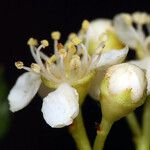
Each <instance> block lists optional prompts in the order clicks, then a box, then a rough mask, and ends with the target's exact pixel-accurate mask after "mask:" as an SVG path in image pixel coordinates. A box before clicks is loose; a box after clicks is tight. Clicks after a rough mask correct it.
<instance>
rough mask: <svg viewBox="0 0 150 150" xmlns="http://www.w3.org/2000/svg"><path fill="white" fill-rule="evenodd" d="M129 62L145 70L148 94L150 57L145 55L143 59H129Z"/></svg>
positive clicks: (149, 87)
mask: <svg viewBox="0 0 150 150" xmlns="http://www.w3.org/2000/svg"><path fill="white" fill-rule="evenodd" d="M130 63H131V64H134V65H137V66H138V67H140V68H142V69H144V70H146V78H147V82H148V85H147V94H148V95H150V57H147V58H145V59H143V60H136V61H130Z"/></svg>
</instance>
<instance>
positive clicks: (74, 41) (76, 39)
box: [72, 37, 81, 46]
mask: <svg viewBox="0 0 150 150" xmlns="http://www.w3.org/2000/svg"><path fill="white" fill-rule="evenodd" d="M72 43H73V44H74V45H76V46H77V45H79V44H80V43H81V40H80V39H79V38H78V37H74V38H73V39H72Z"/></svg>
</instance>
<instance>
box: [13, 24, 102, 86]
mask: <svg viewBox="0 0 150 150" xmlns="http://www.w3.org/2000/svg"><path fill="white" fill-rule="evenodd" d="M86 27H87V22H85V23H84V30H85V28H86ZM51 37H52V39H53V40H54V55H52V56H51V57H49V56H47V55H45V54H44V53H43V52H42V51H41V49H43V48H45V47H48V46H49V42H48V41H47V40H42V41H41V44H40V45H39V46H38V47H37V45H38V42H37V40H36V39H33V38H30V39H29V40H28V45H29V46H30V51H31V54H32V56H33V58H34V60H35V62H36V63H32V64H31V66H30V67H26V66H24V64H23V62H21V61H17V62H16V63H15V65H16V67H17V68H18V69H25V70H27V71H31V72H34V73H36V74H39V75H40V76H41V77H42V78H45V79H46V80H48V81H50V82H52V83H54V84H55V85H56V86H57V85H59V84H61V83H64V82H65V83H68V84H70V85H72V84H73V83H75V81H78V80H81V79H82V78H84V77H85V76H87V75H88V74H89V73H90V72H91V71H93V70H95V69H96V67H97V63H98V62H99V59H100V56H101V52H102V49H103V47H104V41H101V42H100V44H99V47H98V48H97V49H96V50H95V54H93V55H92V56H90V55H89V54H88V51H87V49H86V47H85V45H84V44H83V43H82V42H81V40H80V39H79V38H78V37H77V35H75V34H74V35H72V37H69V39H68V41H67V42H66V44H65V45H63V44H61V43H59V42H58V40H59V39H60V33H59V32H58V31H55V32H52V34H51Z"/></svg>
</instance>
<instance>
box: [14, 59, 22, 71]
mask: <svg viewBox="0 0 150 150" xmlns="http://www.w3.org/2000/svg"><path fill="white" fill-rule="evenodd" d="M15 66H16V68H17V69H23V67H24V64H23V62H22V61H17V62H15Z"/></svg>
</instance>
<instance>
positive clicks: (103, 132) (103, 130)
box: [93, 117, 113, 150]
mask: <svg viewBox="0 0 150 150" xmlns="http://www.w3.org/2000/svg"><path fill="white" fill-rule="evenodd" d="M112 124H113V123H112V122H109V121H108V120H106V119H105V118H104V117H103V118H102V121H101V123H100V130H98V131H97V136H96V139H95V142H94V148H93V150H103V147H104V144H105V140H106V138H107V135H108V133H109V131H110V129H111V127H112Z"/></svg>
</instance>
